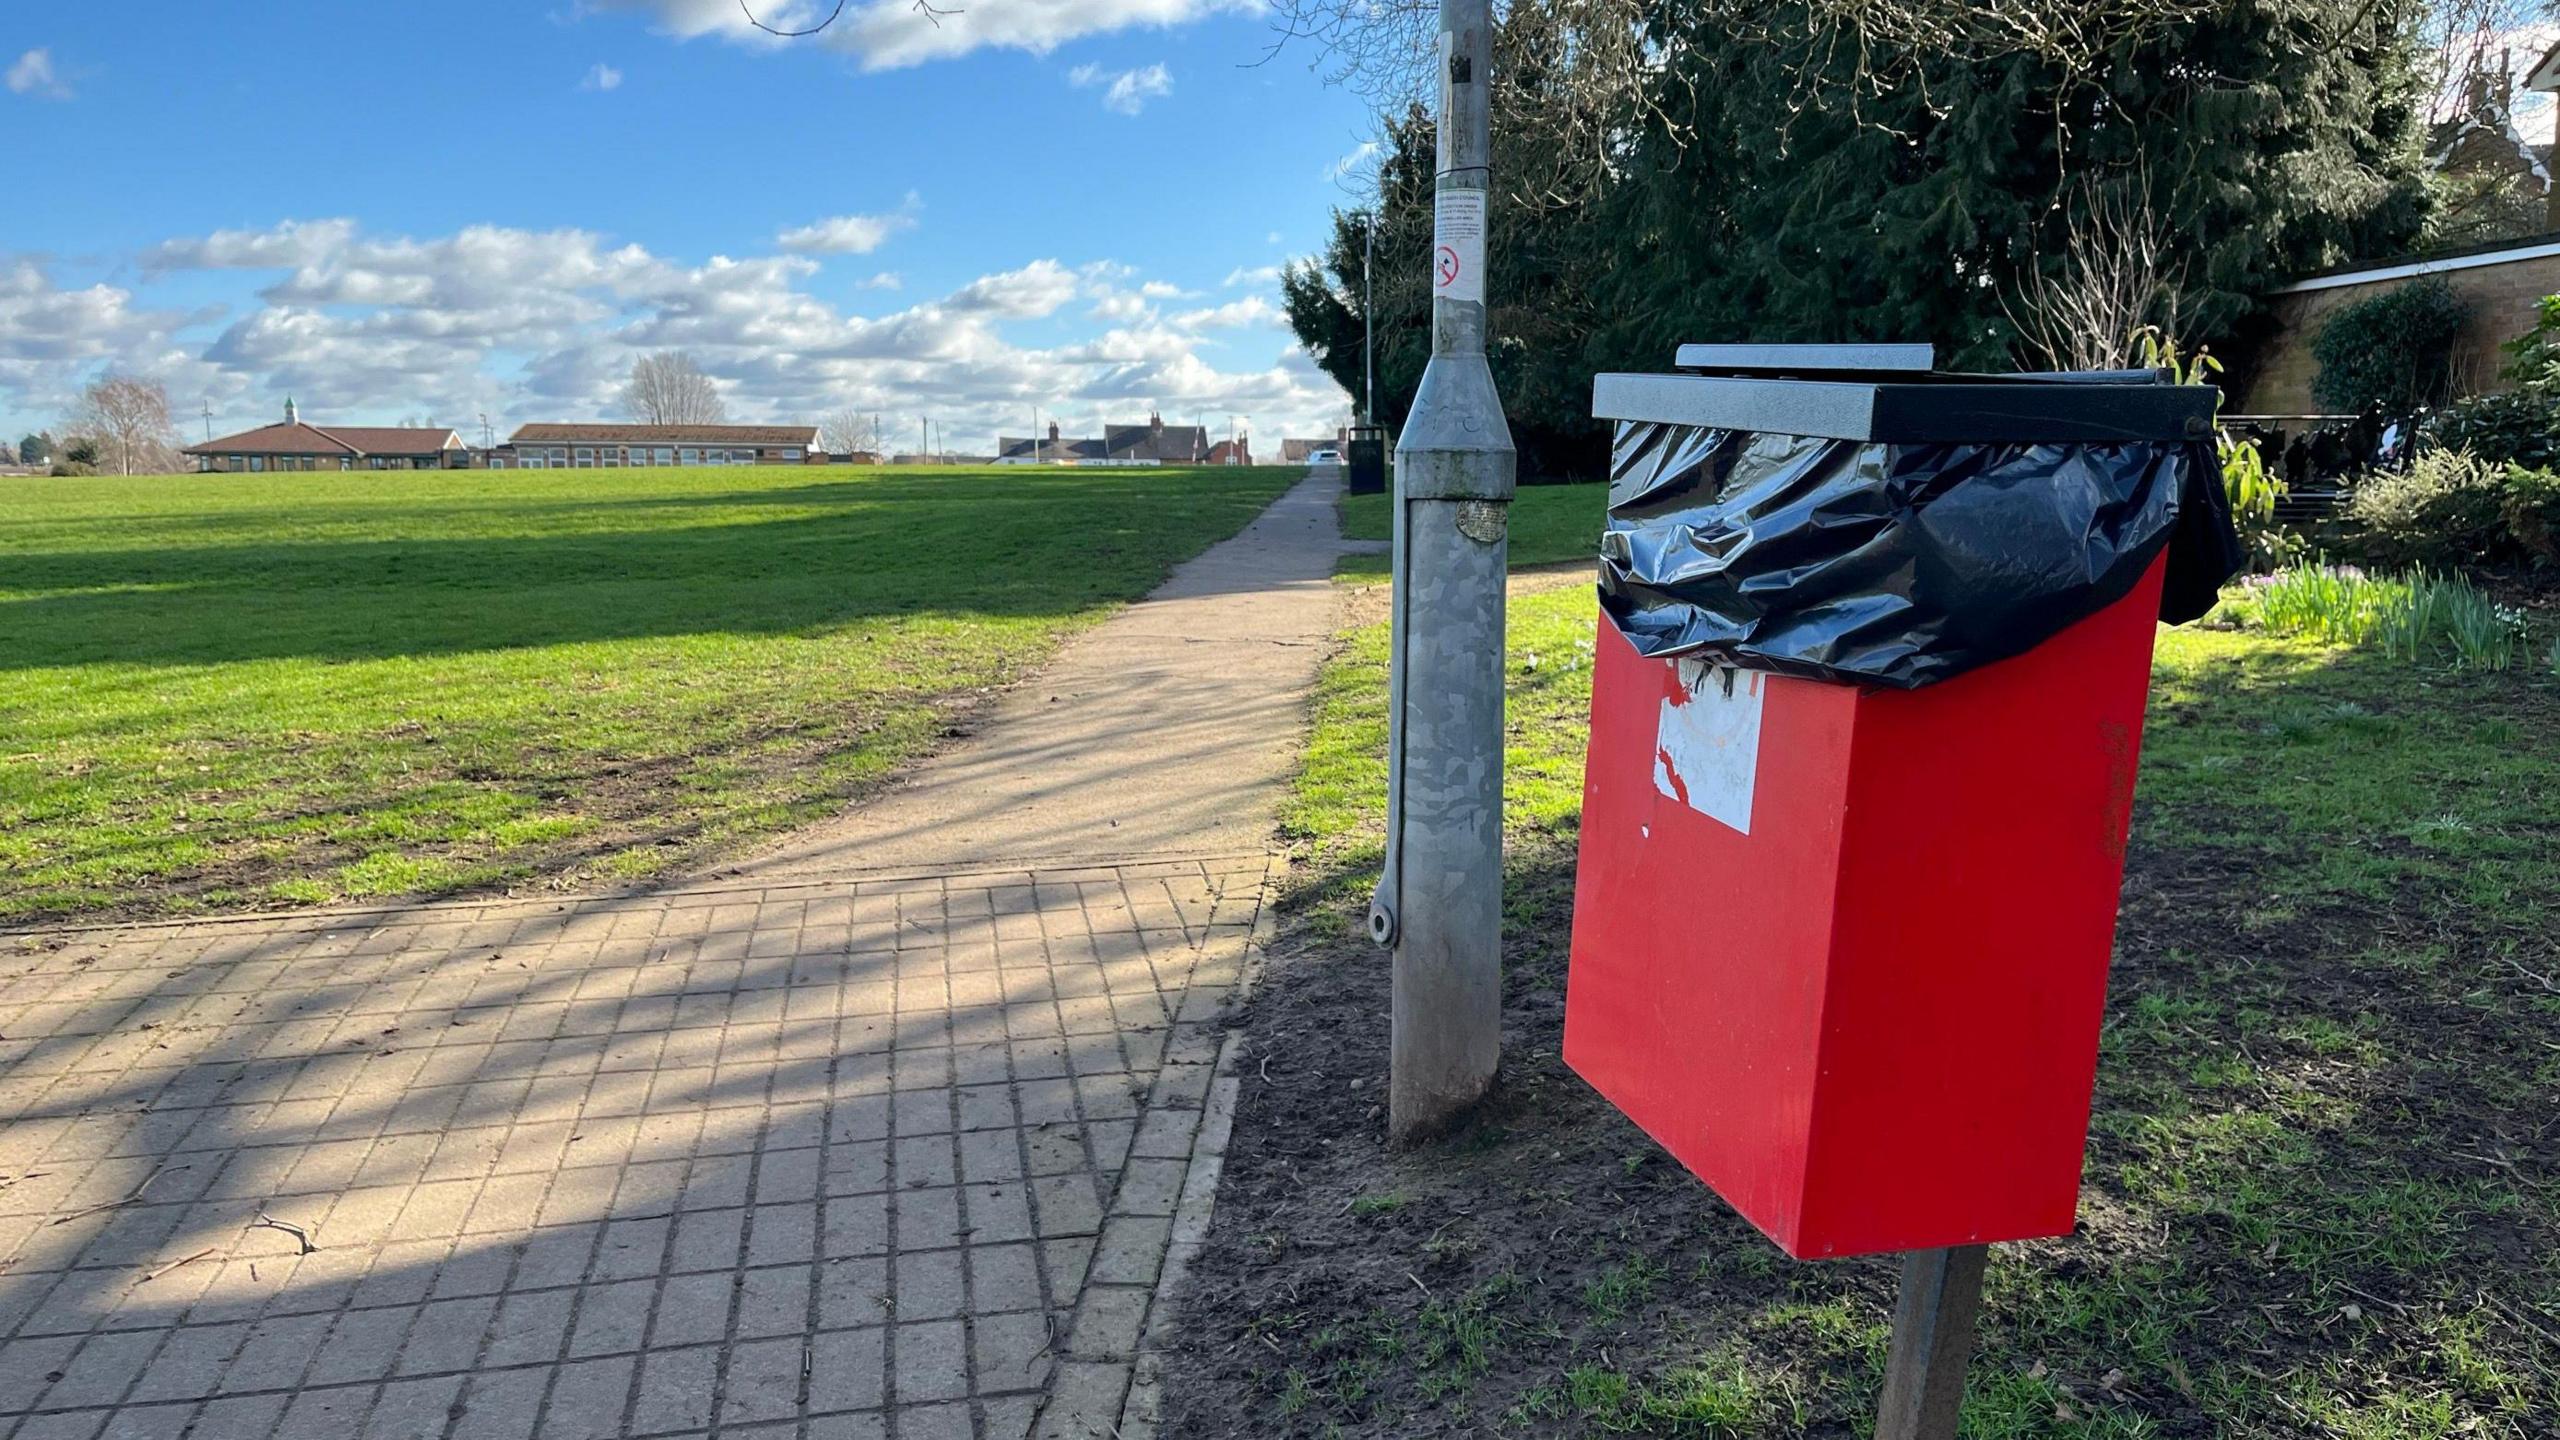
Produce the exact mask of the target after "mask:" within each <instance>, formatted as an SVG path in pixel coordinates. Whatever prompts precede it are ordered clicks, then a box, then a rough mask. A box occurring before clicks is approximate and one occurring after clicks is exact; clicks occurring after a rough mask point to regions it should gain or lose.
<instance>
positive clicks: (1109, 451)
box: [995, 414, 1210, 465]
mask: <svg viewBox="0 0 2560 1440" xmlns="http://www.w3.org/2000/svg"><path fill="white" fill-rule="evenodd" d="M995 463H997V464H999V465H1206V464H1208V463H1210V461H1209V431H1208V429H1207V427H1205V426H1200V425H1167V424H1166V423H1164V417H1163V416H1161V415H1153V414H1151V415H1149V416H1148V417H1147V423H1146V424H1144V425H1105V426H1103V427H1102V438H1101V439H1099V440H1090V439H1088V440H1077V439H1070V438H1068V437H1067V436H1064V435H1061V434H1059V433H1058V427H1057V425H1056V424H1055V423H1052V424H1051V425H1050V426H1049V433H1048V435H1047V436H1046V437H1045V438H1033V439H1017V438H1015V437H1013V436H1010V435H1007V436H1001V437H999V438H998V439H997V440H996V462H995Z"/></svg>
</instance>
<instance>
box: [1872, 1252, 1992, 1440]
mask: <svg viewBox="0 0 2560 1440" xmlns="http://www.w3.org/2000/svg"><path fill="white" fill-rule="evenodd" d="M1990 1255H1991V1247H1990V1246H1988V1245H1959V1246H1956V1247H1954V1248H1953V1249H1947V1250H1914V1251H1912V1252H1911V1253H1910V1254H1908V1255H1905V1256H1904V1257H1903V1259H1902V1295H1901V1297H1900V1298H1899V1299H1898V1300H1896V1301H1895V1302H1894V1308H1893V1347H1892V1350H1891V1351H1890V1352H1889V1354H1888V1355H1887V1358H1886V1360H1885V1367H1884V1403H1883V1405H1882V1406H1881V1407H1880V1408H1879V1409H1878V1411H1877V1414H1876V1440H1955V1437H1956V1420H1957V1417H1958V1416H1959V1415H1960V1414H1961V1413H1962V1412H1963V1409H1964V1372H1965V1366H1966V1364H1967V1363H1968V1362H1969V1361H1970V1360H1971V1359H1972V1358H1973V1324H1974V1317H1975V1315H1976V1314H1977V1313H1979V1312H1980V1310H1981V1308H1982V1271H1983V1266H1984V1264H1985V1262H1986V1261H1988V1259H1989V1258H1990Z"/></svg>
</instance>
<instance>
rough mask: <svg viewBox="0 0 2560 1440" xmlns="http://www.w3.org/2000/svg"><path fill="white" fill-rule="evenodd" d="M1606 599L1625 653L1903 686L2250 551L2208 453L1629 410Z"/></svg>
mask: <svg viewBox="0 0 2560 1440" xmlns="http://www.w3.org/2000/svg"><path fill="white" fill-rule="evenodd" d="M1610 478H1611V484H1610V491H1609V520H1608V529H1607V531H1606V533H1605V534H1604V535H1603V536H1602V538H1601V554H1600V603H1601V606H1602V608H1603V609H1604V610H1605V611H1606V612H1607V613H1608V615H1609V617H1610V619H1611V620H1612V621H1614V622H1615V623H1616V625H1617V628H1618V630H1619V632H1620V633H1621V634H1623V635H1625V636H1626V637H1627V639H1628V640H1629V642H1631V643H1632V644H1633V645H1634V646H1635V648H1636V650H1637V652H1638V653H1640V654H1644V655H1648V656H1671V655H1694V656H1698V657H1700V658H1703V659H1706V660H1709V661H1712V662H1714V663H1717V664H1723V665H1731V666H1735V667H1738V668H1741V669H1747V670H1766V671H1773V672H1776V673H1779V674H1788V675H1799V676H1806V677H1810V678H1814V679H1821V680H1833V681H1841V682H1847V683H1854V684H1863V685H1878V686H1886V687H1891V688H1895V689H1914V688H1917V687H1920V686H1923V685H1930V684H1935V683H1937V682H1939V681H1942V680H1948V679H1952V678H1954V677H1956V676H1958V675H1962V674H1964V673H1965V672H1967V671H1969V670H1973V669H1977V668H1979V667H1981V666H1984V665H1988V664H1991V663H1993V662H1994V661H1998V660H2004V659H2007V658H2009V657H2010V656H2013V655H2018V654H2022V653H2024V652H2026V651H2028V650H2031V649H2033V648H2035V647H2036V646H2037V645H2039V644H2041V643H2043V642H2044V641H2045V640H2047V639H2050V638H2051V637H2053V636H2054V635H2056V634H2058V633H2060V632H2061V631H2063V630H2065V629H2067V628H2069V627H2070V626H2072V625H2074V624H2077V623H2078V622H2079V621H2081V620H2084V619H2086V618H2088V617H2089V616H2091V615H2094V614H2096V613H2097V612H2098V611H2100V610H2102V609H2104V608H2106V607H2107V606H2109V605H2111V604H2113V603H2115V602H2116V601H2118V600H2121V599H2123V598H2124V597H2125V596H2126V595H2128V594H2130V593H2132V591H2133V589H2134V587H2135V586H2136V585H2138V584H2139V583H2141V580H2142V577H2143V576H2144V574H2145V573H2146V572H2148V570H2149V569H2150V567H2151V564H2152V562H2153V561H2154V560H2155V559H2157V558H2159V556H2160V554H2161V552H2162V551H2163V550H2164V549H2165V550H2166V551H2167V552H2168V556H2169V560H2168V574H2167V584H2166V587H2165V589H2164V590H2163V592H2162V595H2161V603H2160V611H2161V619H2162V620H2164V621H2167V622H2170V623H2180V622H2183V621H2187V620H2192V619H2195V618H2197V617H2199V616H2201V615H2203V614H2204V613H2205V612H2206V611H2208V610H2210V609H2212V608H2213V604H2214V598H2215V594H2216V592H2217V591H2218V590H2219V588H2220V587H2221V584H2222V582H2223V581H2224V580H2226V579H2228V578H2229V577H2230V576H2231V574H2232V573H2233V572H2234V571H2236V570H2237V569H2238V568H2239V565H2240V563H2241V560H2242V558H2243V552H2242V550H2241V547H2240V543H2239V540H2238V537H2237V536H2236V535H2235V534H2234V533H2233V530H2232V526H2231V517H2230V513H2229V508H2228V505H2227V503H2226V502H2225V499H2224V496H2223V490H2222V479H2221V473H2220V467H2219V465H2218V464H2217V463H2216V459H2215V454H2214V449H2213V446H2212V444H2211V443H2210V442H2209V441H2203V440H2192V439H2178V440H2170V439H2141V440H2131V441H2122V442H2116V443H2089V442H2085V441H2077V442H2049V441H2020V440H2014V439H2011V440H1997V441H1963V440H1931V441H1920V442H1914V441H1907V440H1879V439H1864V440H1851V439H1839V438H1826V437H1820V436H1806V435H1795V434H1783V433H1774V432H1769V431H1753V430H1743V429H1730V428H1719V427H1713V426H1703V425H1687V424H1677V423H1670V422H1664V421H1646V420H1621V421H1620V423H1619V425H1618V430H1617V442H1616V447H1615V452H1614V454H1613V457H1612V463H1611V467H1610Z"/></svg>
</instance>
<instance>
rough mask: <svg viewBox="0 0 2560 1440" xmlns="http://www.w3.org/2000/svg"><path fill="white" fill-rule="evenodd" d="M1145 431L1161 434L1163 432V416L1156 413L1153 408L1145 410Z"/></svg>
mask: <svg viewBox="0 0 2560 1440" xmlns="http://www.w3.org/2000/svg"><path fill="white" fill-rule="evenodd" d="M1147 433H1148V434H1150V435H1161V434H1163V433H1164V417H1163V416H1162V415H1159V414H1157V413H1156V412H1155V411H1154V410H1149V411H1148V412H1147Z"/></svg>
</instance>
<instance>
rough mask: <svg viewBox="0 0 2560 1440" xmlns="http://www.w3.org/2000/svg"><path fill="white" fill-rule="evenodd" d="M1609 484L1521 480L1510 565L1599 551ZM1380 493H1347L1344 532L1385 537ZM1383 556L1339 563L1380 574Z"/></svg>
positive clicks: (1356, 572)
mask: <svg viewBox="0 0 2560 1440" xmlns="http://www.w3.org/2000/svg"><path fill="white" fill-rule="evenodd" d="M1608 509H1609V487H1608V486H1607V485H1606V484H1605V483H1590V484H1581V485H1523V486H1521V487H1520V489H1519V491H1518V492H1517V493H1516V494H1515V495H1514V496H1513V498H1512V501H1511V565H1512V568H1513V569H1515V570H1516V569H1519V568H1521V567H1523V566H1528V565H1560V564H1565V563H1567V562H1570V561H1576V560H1591V559H1593V558H1595V557H1596V556H1597V555H1598V554H1599V553H1600V540H1599V537H1600V526H1601V523H1602V522H1603V521H1604V520H1605V519H1607V518H1608ZM1394 520H1395V517H1394V514H1393V512H1392V511H1390V510H1389V508H1388V505H1387V497H1386V496H1384V495H1348V496H1345V497H1343V501H1342V533H1343V534H1345V535H1347V536H1349V537H1351V538H1352V539H1354V540H1385V539H1388V538H1390V536H1389V533H1388V532H1389V528H1390V527H1391V526H1392V525H1393V524H1394ZM1387 570H1388V565H1387V557H1386V556H1384V555H1353V556H1350V557H1349V558H1347V559H1345V560H1344V561H1343V563H1342V573H1343V574H1344V575H1351V576H1371V575H1384V574H1386V573H1387Z"/></svg>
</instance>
